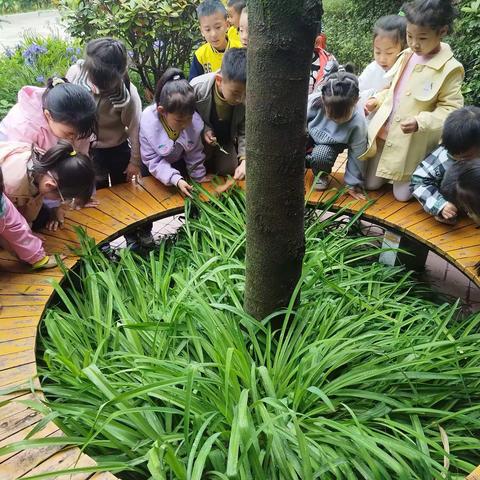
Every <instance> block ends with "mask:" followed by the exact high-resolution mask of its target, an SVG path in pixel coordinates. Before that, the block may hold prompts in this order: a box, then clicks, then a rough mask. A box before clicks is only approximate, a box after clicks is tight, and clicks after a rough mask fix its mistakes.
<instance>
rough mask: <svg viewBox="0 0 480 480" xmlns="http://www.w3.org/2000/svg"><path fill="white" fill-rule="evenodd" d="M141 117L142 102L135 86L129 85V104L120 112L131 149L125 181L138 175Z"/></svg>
mask: <svg viewBox="0 0 480 480" xmlns="http://www.w3.org/2000/svg"><path fill="white" fill-rule="evenodd" d="M141 116H142V101H141V100H140V96H139V95H138V92H137V89H136V88H135V86H134V85H130V103H129V105H128V106H127V107H126V108H125V109H124V110H123V111H122V123H123V125H125V127H127V129H128V138H129V139H130V145H131V148H132V153H131V155H130V163H129V164H128V167H127V170H125V173H126V175H127V181H130V180H131V179H132V176H133V175H140V165H141V163H142V156H141V153H140V139H139V132H140V118H141Z"/></svg>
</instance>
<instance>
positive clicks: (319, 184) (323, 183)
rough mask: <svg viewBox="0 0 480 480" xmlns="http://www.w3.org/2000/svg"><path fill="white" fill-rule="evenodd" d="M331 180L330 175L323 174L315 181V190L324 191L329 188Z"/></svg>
mask: <svg viewBox="0 0 480 480" xmlns="http://www.w3.org/2000/svg"><path fill="white" fill-rule="evenodd" d="M329 183H330V178H329V176H328V173H322V174H321V175H320V176H319V177H318V178H317V179H316V181H315V190H318V191H323V190H326V189H327V188H328V185H329Z"/></svg>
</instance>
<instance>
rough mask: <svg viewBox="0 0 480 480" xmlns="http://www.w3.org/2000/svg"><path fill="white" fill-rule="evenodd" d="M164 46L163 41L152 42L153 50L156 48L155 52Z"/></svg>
mask: <svg viewBox="0 0 480 480" xmlns="http://www.w3.org/2000/svg"><path fill="white" fill-rule="evenodd" d="M163 45H164V43H163V41H162V40H155V41H154V42H153V48H156V49H157V50H159V49H160V48H162V47H163Z"/></svg>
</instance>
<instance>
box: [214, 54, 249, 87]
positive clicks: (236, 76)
mask: <svg viewBox="0 0 480 480" xmlns="http://www.w3.org/2000/svg"><path fill="white" fill-rule="evenodd" d="M220 72H221V73H222V78H223V79H224V80H226V81H227V82H228V81H230V82H240V83H245V84H246V83H247V49H246V48H229V49H228V50H227V51H226V52H225V54H224V55H223V60H222V67H221V68H220Z"/></svg>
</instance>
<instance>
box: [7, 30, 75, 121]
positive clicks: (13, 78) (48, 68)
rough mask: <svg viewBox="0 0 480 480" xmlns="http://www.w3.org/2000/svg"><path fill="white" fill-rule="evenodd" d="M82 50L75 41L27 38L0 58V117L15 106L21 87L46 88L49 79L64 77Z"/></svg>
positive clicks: (8, 49) (37, 37) (36, 37)
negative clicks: (35, 86)
mask: <svg viewBox="0 0 480 480" xmlns="http://www.w3.org/2000/svg"><path fill="white" fill-rule="evenodd" d="M81 53H82V50H81V48H80V44H79V42H78V41H67V40H64V39H61V38H58V37H41V36H26V37H25V38H24V40H23V42H22V43H21V44H19V45H17V46H16V47H15V48H13V49H11V48H7V49H6V50H5V53H4V54H3V55H1V56H0V117H3V116H4V115H5V114H6V113H7V112H8V110H9V109H10V108H11V107H12V106H13V105H14V104H15V103H16V101H17V93H18V90H19V89H20V88H21V87H22V86H24V85H37V86H42V85H45V82H46V80H47V79H48V78H49V77H52V76H64V75H65V73H66V71H67V70H68V68H69V67H70V65H72V64H73V63H75V62H76V61H77V58H78V56H79V55H81Z"/></svg>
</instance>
